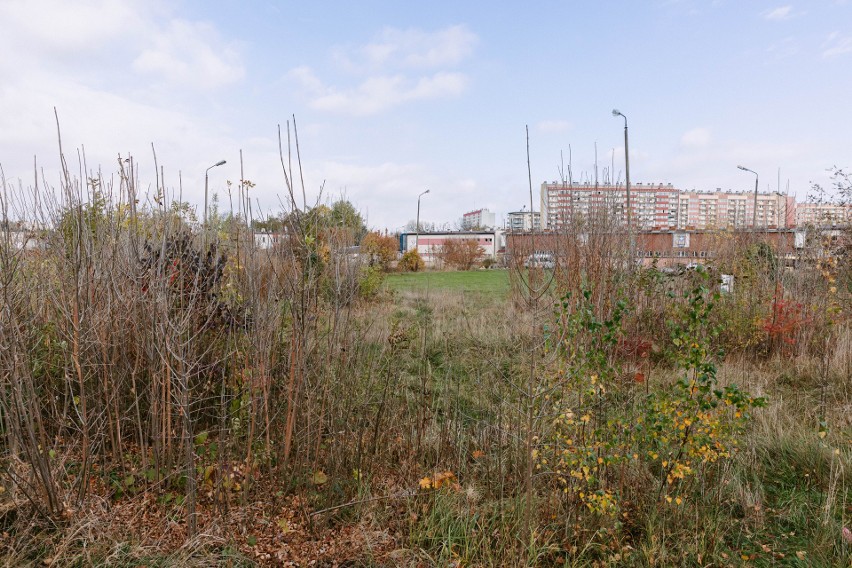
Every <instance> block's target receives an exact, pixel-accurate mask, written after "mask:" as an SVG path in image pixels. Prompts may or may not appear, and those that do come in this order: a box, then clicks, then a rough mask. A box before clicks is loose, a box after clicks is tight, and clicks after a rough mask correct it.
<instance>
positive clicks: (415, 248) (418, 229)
mask: <svg viewBox="0 0 852 568" xmlns="http://www.w3.org/2000/svg"><path fill="white" fill-rule="evenodd" d="M427 193H429V190H428V189H427V190H426V191H424V192H423V193H421V194H420V195H418V196H417V221H415V223H416V224H417V226H416V227H415V231H416V235H417V236H416V237H415V238H414V250H416V251H417V254H420V250H418V247H419V246H420V198H421V197H423V196H424V195H426V194H427Z"/></svg>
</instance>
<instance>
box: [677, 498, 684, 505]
mask: <svg viewBox="0 0 852 568" xmlns="http://www.w3.org/2000/svg"><path fill="white" fill-rule="evenodd" d="M675 503H677V504H678V505H680V504H681V503H683V499H681V498H680V497H676V498H675Z"/></svg>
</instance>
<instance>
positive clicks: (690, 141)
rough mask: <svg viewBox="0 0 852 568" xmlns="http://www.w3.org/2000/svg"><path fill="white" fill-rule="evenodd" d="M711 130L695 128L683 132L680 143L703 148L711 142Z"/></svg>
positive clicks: (689, 146) (688, 146)
mask: <svg viewBox="0 0 852 568" xmlns="http://www.w3.org/2000/svg"><path fill="white" fill-rule="evenodd" d="M710 140H711V136H710V131H709V130H708V129H706V128H693V129H692V130H688V131H686V132H684V133H683V136H681V138H680V143H681V144H682V145H683V146H685V147H687V148H703V147H705V146H707V145H709V144H710Z"/></svg>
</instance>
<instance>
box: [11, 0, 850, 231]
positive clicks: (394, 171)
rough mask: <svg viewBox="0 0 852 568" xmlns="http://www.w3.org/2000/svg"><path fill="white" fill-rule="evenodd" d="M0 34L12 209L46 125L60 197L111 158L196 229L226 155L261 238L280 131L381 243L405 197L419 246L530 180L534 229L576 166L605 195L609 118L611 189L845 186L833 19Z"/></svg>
mask: <svg viewBox="0 0 852 568" xmlns="http://www.w3.org/2000/svg"><path fill="white" fill-rule="evenodd" d="M0 22H2V30H3V31H2V33H0V73H2V77H3V82H2V84H0V109H2V111H0V166H2V170H3V174H4V176H5V178H6V180H7V182H9V183H11V184H14V185H18V184H20V185H21V186H23V187H28V186H32V185H33V184H34V173H33V172H34V167H33V164H34V159H35V160H36V162H37V164H38V168H39V170H43V171H44V181H46V182H47V184H48V185H49V186H52V187H53V188H54V190H55V188H57V187H58V186H59V183H60V181H59V180H60V175H59V164H60V160H59V151H58V144H57V129H56V118H55V116H54V108H55V109H56V113H57V114H58V117H59V123H60V127H61V133H62V146H63V150H64V152H65V155H66V161H67V162H68V163H69V167H70V169H71V170H72V173H75V172H79V171H80V170H81V169H82V168H81V166H80V165H79V162H80V160H79V156H81V155H83V153H85V158H86V160H85V164H86V166H87V168H88V171H87V172H86V176H87V177H92V175H94V173H95V172H97V171H98V170H101V171H102V172H103V176H104V178H105V179H110V176H111V175H112V173H113V172H115V171H116V169H117V161H118V159H119V158H122V159H123V158H126V157H127V156H128V155H132V156H133V158H134V160H135V162H136V163H137V164H138V166H139V179H140V184H141V187H142V188H146V189H148V190H149V191H152V190H151V188H153V187H154V186H155V183H156V177H155V166H154V163H155V161H154V152H156V160H157V161H156V163H157V164H158V165H159V166H161V167H162V170H163V172H164V180H165V185H166V186H167V188H170V189H171V190H172V191H173V192H174V194H175V195H179V196H180V197H182V199H183V200H185V201H188V202H190V203H191V204H192V205H194V206H196V207H200V206H201V204H203V200H204V197H203V196H204V172H205V169H206V168H207V167H208V166H211V165H213V164H214V163H216V162H218V161H219V160H227V163H226V164H225V165H223V166H220V167H217V168H213V169H211V170H210V174H209V175H210V177H209V180H210V181H209V183H210V191H211V193H213V192H215V193H217V195H218V197H219V200H220V203H222V205H221V207H223V208H225V209H227V202H228V197H227V182H228V181H231V182H232V183H237V182H238V180H240V179H241V177H240V176H241V174H240V152H241V151H242V156H243V168H244V170H243V171H244V173H243V175H244V177H245V179H247V180H250V181H251V182H252V183H254V184H255V186H254V187H253V188H252V189H251V195H252V199H253V203H254V204H255V205H254V207H255V213H256V214H257V215H262V216H265V215H267V214H276V213H278V212H280V211H281V208H282V203H285V202H286V195H287V193H286V186H285V183H284V175H283V173H282V168H281V164H280V158H279V152H278V127H279V125H281V128H282V131H283V132H284V133H285V134H284V137H285V145H286V128H287V122H288V121H289V122H290V128H291V130H292V128H293V117H295V124H296V126H297V128H298V139H299V150H300V155H301V162H302V171H303V174H302V176H303V178H304V185H305V193H306V195H307V201H308V203H309V204H315V203H317V202H318V201H321V202H326V201H335V200H337V199H340V198H341V197H342V198H345V199H348V200H349V201H351V202H352V203H353V204H354V205H355V206H356V207H357V208H358V209H359V210H360V211H361V212H362V214H363V215H364V217H365V218H366V219H367V223H368V225H369V226H370V227H371V228H375V229H379V230H384V229H389V230H391V231H394V230H397V229H399V228H401V227H402V226H403V225H405V224H406V223H407V222H409V221H410V220H412V219H414V217H415V215H416V209H417V198H418V195H419V194H420V193H422V192H423V191H425V190H427V189H428V190H429V191H430V193H429V194H427V195H424V196H423V197H422V201H421V222H434V223H438V224H444V223H448V224H451V225H452V224H455V223H456V222H457V221H458V219H459V218H460V217H461V215H462V214H463V213H464V212H466V211H470V210H473V209H478V208H481V207H486V208H488V209H490V210H491V211H493V212H495V213H496V214H497V219H498V221H499V220H500V219H502V218H503V217H504V215H505V214H506V212H508V211H516V210H519V209H520V208H521V207H522V206H524V205H526V206H527V207H529V202H530V197H529V185H530V182H529V178H530V177H531V179H532V185H533V190H534V202H535V208H536V209H537V208H538V201H539V188H540V185H541V183H542V182H543V181H545V180H548V181H552V180H556V179H558V178H559V171H560V164H561V163H564V164H566V165H567V164H568V163H569V154H570V164H571V166H572V171H573V174H574V179H579V180H594V176H595V149H596V148H597V164H598V176H599V179H600V180H601V181H603V180H605V179H606V178H607V176H609V177H610V178H611V179H614V180H623V176H624V167H623V164H624V148H623V146H624V139H623V124H624V123H623V120H622V119H621V118H620V117H613V116H612V109H613V108H617V109H619V110H620V111H621V112H623V113H624V114H625V115H626V116H627V117H628V124H629V136H630V138H629V157H630V177H631V182H632V183H637V182H643V183H671V184H673V185H674V186H676V187H679V188H682V189H697V190H715V189H716V188H722V189H725V190H727V189H731V190H742V191H750V190H753V187H754V177H753V176H752V175H751V174H748V173H747V172H742V171H740V170H738V169H737V167H736V166H737V165H738V164H742V165H744V166H746V167H748V168H750V169H752V170H755V171H756V172H758V173H759V175H760V186H761V190H772V191H775V190H777V189H780V190H781V191H782V192H783V191H786V189H787V188H788V187H789V190H790V192H791V193H794V194H796V195H797V196H798V198H799V199H804V198H805V196H806V195H807V193H808V191H809V188H810V187H811V184H812V183H821V184H828V183H830V182H829V178H828V172H827V170H828V168H831V167H832V166H839V167H849V166H852V144H850V141H852V73H850V69H852V0H811V1H808V2H803V1H798V2H791V3H787V2H777V1H776V2H771V1H769V2H764V1H760V0H749V1H747V2H743V1H741V0H730V1H729V0H716V1H712V0H648V1H639V0H631V1H626V0H625V1H615V0H612V1H610V0H600V1H598V2H566V1H562V2H557V1H549V0H542V1H538V2H530V3H510V2H473V1H470V2H458V1H451V2H446V1H441V0H435V1H432V2H417V3H414V2H398V1H378V0H361V1H359V2H350V1H342V0H341V1H331V0H329V1H317V2H284V1H281V2H261V1H253V2H249V1H242V0H219V1H214V0H168V1H167V0H0ZM527 128H528V130H529V154H530V173H529V176H528V170H527V150H526V145H527V134H526V131H527ZM294 161H295V160H294ZM779 171H780V173H779ZM112 179H115V178H114V177H113V178H112ZM779 180H780V183H779ZM39 183H40V184H41V183H42V181H41V180H40V181H39ZM296 190H297V195H299V196H300V195H301V187H300V186H297V188H296ZM300 201H301V199H300ZM199 211H200V209H199ZM199 216H200V214H199Z"/></svg>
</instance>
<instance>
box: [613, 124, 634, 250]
mask: <svg viewBox="0 0 852 568" xmlns="http://www.w3.org/2000/svg"><path fill="white" fill-rule="evenodd" d="M612 116H620V117H621V118H623V119H624V180H625V186H626V187H627V232H628V233H629V232H630V227H631V223H630V216H631V211H630V153H629V152H628V150H627V117H626V116H624V114H623V113H622V112H621V111H620V110H618V109H612ZM631 243H632V240H631ZM631 253H632V251H631Z"/></svg>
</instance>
